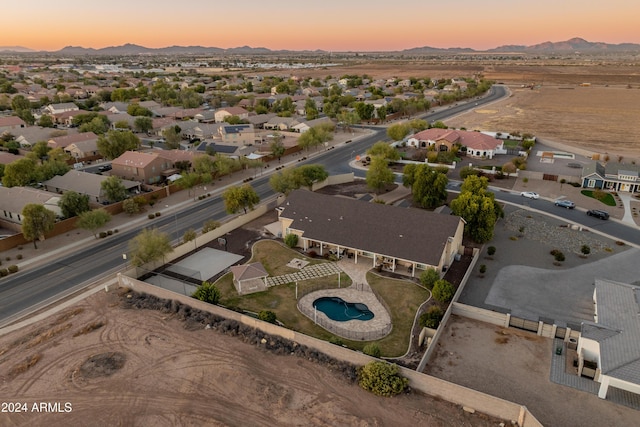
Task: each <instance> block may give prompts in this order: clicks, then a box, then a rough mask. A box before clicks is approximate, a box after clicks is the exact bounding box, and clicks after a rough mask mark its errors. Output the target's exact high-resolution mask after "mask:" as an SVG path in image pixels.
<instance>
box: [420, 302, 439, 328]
mask: <svg viewBox="0 0 640 427" xmlns="http://www.w3.org/2000/svg"><path fill="white" fill-rule="evenodd" d="M442 317H443V313H442V309H441V308H440V307H438V306H437V305H432V306H431V307H429V309H428V310H427V312H426V313H424V314H422V315H421V316H420V326H422V327H423V328H431V329H438V326H439V325H440V321H441V320H442Z"/></svg>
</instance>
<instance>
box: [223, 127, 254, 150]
mask: <svg viewBox="0 0 640 427" xmlns="http://www.w3.org/2000/svg"><path fill="white" fill-rule="evenodd" d="M220 137H221V138H222V142H224V143H228V144H238V145H251V144H253V143H255V142H256V131H255V129H254V128H253V125H252V124H242V125H225V126H220Z"/></svg>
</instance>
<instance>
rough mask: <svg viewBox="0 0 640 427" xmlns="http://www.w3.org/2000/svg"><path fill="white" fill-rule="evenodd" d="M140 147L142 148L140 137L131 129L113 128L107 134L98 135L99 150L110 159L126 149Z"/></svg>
mask: <svg viewBox="0 0 640 427" xmlns="http://www.w3.org/2000/svg"><path fill="white" fill-rule="evenodd" d="M138 148H140V138H138V137H137V136H136V135H135V134H134V133H133V132H131V131H124V132H119V131H115V130H111V131H109V132H108V133H107V134H106V135H101V136H100V137H98V150H99V151H100V154H102V155H103V156H104V157H106V158H107V159H109V160H113V159H115V158H116V157H119V156H121V155H122V154H123V153H124V152H125V151H133V150H137V149H138Z"/></svg>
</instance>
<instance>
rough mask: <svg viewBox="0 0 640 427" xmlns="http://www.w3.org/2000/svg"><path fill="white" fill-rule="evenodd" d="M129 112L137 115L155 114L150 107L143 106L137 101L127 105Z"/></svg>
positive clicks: (131, 114) (149, 115) (148, 115)
mask: <svg viewBox="0 0 640 427" xmlns="http://www.w3.org/2000/svg"><path fill="white" fill-rule="evenodd" d="M127 114H129V115H130V116H135V117H151V116H153V113H152V112H151V110H149V109H148V108H145V107H141V106H140V104H138V103H135V102H134V103H131V104H129V106H128V107H127Z"/></svg>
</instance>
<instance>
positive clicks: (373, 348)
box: [362, 342, 380, 357]
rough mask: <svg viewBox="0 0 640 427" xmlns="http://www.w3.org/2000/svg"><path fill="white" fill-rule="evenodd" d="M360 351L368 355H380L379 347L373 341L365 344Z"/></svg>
mask: <svg viewBox="0 0 640 427" xmlns="http://www.w3.org/2000/svg"><path fill="white" fill-rule="evenodd" d="M362 352H363V353H364V354H367V355H369V356H373V357H380V347H378V344H376V343H374V342H372V343H369V344H367V345H365V346H364V348H363V349H362Z"/></svg>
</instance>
